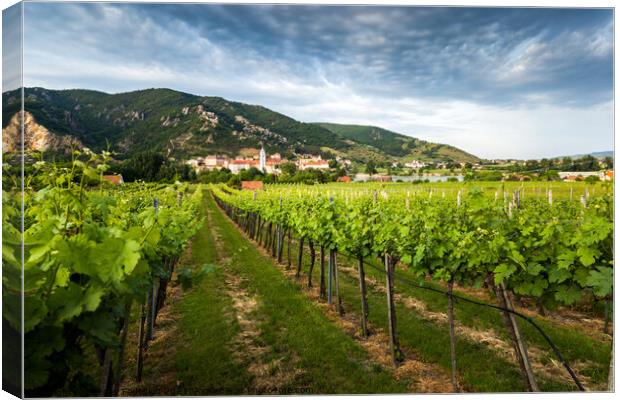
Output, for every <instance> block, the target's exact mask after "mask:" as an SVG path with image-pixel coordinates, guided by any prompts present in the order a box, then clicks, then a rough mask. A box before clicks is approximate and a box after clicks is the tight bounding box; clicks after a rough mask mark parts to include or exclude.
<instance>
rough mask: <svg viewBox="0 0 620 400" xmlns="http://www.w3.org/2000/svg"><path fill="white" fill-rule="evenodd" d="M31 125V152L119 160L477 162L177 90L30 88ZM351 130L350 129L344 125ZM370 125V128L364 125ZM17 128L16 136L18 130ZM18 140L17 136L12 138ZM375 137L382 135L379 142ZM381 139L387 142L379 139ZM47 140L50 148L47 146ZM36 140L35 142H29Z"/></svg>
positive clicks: (12, 107) (454, 152)
mask: <svg viewBox="0 0 620 400" xmlns="http://www.w3.org/2000/svg"><path fill="white" fill-rule="evenodd" d="M2 97H3V105H4V106H3V107H4V108H3V111H4V112H3V121H2V127H3V141H4V146H3V149H4V150H3V151H9V150H10V149H12V148H15V143H11V141H14V140H15V139H14V138H16V137H17V136H16V135H15V134H14V133H15V132H12V131H13V130H14V125H15V121H13V124H11V120H12V119H13V117H14V116H15V114H16V113H17V111H18V110H19V107H20V100H19V93H18V92H16V91H13V92H6V93H3V96H2ZM25 110H26V112H27V117H28V118H27V119H28V123H29V125H27V127H28V126H32V127H36V130H37V132H38V136H37V140H36V141H33V143H37V144H39V146H38V147H37V146H30V147H29V149H30V150H45V151H48V152H62V151H65V149H66V146H67V143H77V144H80V145H84V146H87V147H89V148H91V149H93V150H103V149H106V148H108V147H109V148H110V149H111V150H113V151H115V152H116V153H117V154H118V157H119V158H124V157H127V156H129V155H131V154H133V153H136V152H138V151H143V150H155V151H161V152H163V153H165V154H166V155H167V156H170V157H175V158H181V159H182V158H189V157H194V156H202V155H205V154H209V153H221V154H227V155H229V156H235V155H237V154H239V153H243V152H244V150H245V149H249V148H253V149H255V148H258V147H260V146H261V144H262V145H264V146H265V148H266V150H267V151H268V152H276V151H277V152H280V153H282V154H283V156H285V157H286V156H294V155H295V154H303V153H312V154H318V153H322V154H323V155H325V156H328V155H330V154H338V155H341V156H343V157H347V158H350V159H352V160H355V161H361V162H365V161H368V160H370V159H374V160H386V159H387V160H400V159H403V158H404V157H405V158H406V157H407V156H409V157H420V158H423V159H426V160H428V159H436V160H443V159H446V160H455V161H471V160H473V159H476V158H475V157H474V156H471V155H469V154H467V153H465V152H463V151H461V150H458V149H455V148H452V147H450V146H445V145H437V144H433V143H429V142H424V141H421V140H418V139H414V138H410V137H407V136H403V135H399V134H396V133H393V132H389V131H385V130H382V129H380V128H372V129H373V130H377V131H379V132H380V133H379V135H377V134H376V133H373V132H374V131H371V132H367V133H363V134H357V133H355V131H356V129H354V128H355V127H353V126H350V127H351V129H337V127H338V125H334V124H329V126H322V125H325V124H321V125H319V124H310V123H303V122H299V121H296V120H294V119H292V118H289V117H287V116H285V115H283V114H280V113H277V112H274V111H271V110H269V109H267V108H265V107H262V106H258V105H249V104H244V103H238V102H233V101H228V100H226V99H223V98H221V97H201V96H195V95H191V94H187V93H182V92H178V91H174V90H171V89H146V90H139V91H134V92H127V93H118V94H107V93H103V92H98V91H93V90H82V89H73V90H49V89H44V88H26V90H25ZM341 127H343V128H344V127H349V126H341ZM364 128H370V127H364ZM11 132H12V133H11ZM12 138H13V139H12ZM373 138H375V139H373ZM376 138H379V139H376ZM41 143H43V144H44V146H41ZM27 145H28V143H27Z"/></svg>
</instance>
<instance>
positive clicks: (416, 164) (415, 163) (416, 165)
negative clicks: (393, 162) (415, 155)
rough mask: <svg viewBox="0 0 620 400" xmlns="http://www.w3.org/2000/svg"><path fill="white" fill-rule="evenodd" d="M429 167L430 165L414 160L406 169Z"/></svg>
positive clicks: (406, 164)
mask: <svg viewBox="0 0 620 400" xmlns="http://www.w3.org/2000/svg"><path fill="white" fill-rule="evenodd" d="M427 165H428V164H426V163H424V162H422V161H418V160H412V161H411V162H408V163H405V167H407V168H413V169H418V168H424V167H426V166H427Z"/></svg>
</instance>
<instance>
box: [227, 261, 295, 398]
mask: <svg viewBox="0 0 620 400" xmlns="http://www.w3.org/2000/svg"><path fill="white" fill-rule="evenodd" d="M225 282H226V286H227V287H228V292H227V294H228V296H230V298H231V299H233V312H234V314H235V318H236V319H237V323H238V324H239V327H240V328H241V330H240V332H239V333H238V334H237V336H236V337H235V338H234V340H233V343H234V346H235V349H234V352H233V354H234V355H235V356H236V357H237V358H238V359H239V361H242V362H244V363H246V364H247V365H248V369H247V371H248V372H249V373H250V374H251V375H252V377H253V380H252V387H251V388H249V390H248V393H249V394H277V393H280V392H281V391H282V389H283V388H285V387H288V386H289V385H290V384H291V383H292V382H294V381H295V379H296V378H297V376H299V375H301V374H302V373H303V371H302V370H301V369H299V368H297V367H295V364H296V363H297V361H298V360H297V359H296V357H295V356H292V357H290V358H288V359H286V358H285V357H280V358H275V359H271V360H269V358H270V356H271V355H272V354H274V351H273V350H272V349H271V347H269V346H268V345H265V344H264V343H262V341H261V338H260V337H261V331H260V329H259V327H258V321H257V320H256V319H255V315H254V314H255V311H256V309H257V306H258V300H257V299H256V297H253V296H251V295H250V294H249V293H248V292H247V291H246V290H244V289H243V288H242V279H241V277H239V276H237V275H233V274H230V273H227V274H226V279H225Z"/></svg>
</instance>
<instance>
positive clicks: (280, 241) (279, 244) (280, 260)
mask: <svg viewBox="0 0 620 400" xmlns="http://www.w3.org/2000/svg"><path fill="white" fill-rule="evenodd" d="M280 212H282V196H280ZM278 226H279V228H278V246H277V247H278V248H277V251H276V252H277V253H278V264H280V263H282V238H283V236H284V232H283V230H282V223H280V225H278Z"/></svg>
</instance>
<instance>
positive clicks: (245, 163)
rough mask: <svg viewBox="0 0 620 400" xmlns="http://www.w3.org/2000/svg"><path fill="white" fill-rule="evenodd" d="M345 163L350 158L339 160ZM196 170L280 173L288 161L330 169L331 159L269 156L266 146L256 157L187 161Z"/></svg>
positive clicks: (215, 156)
mask: <svg viewBox="0 0 620 400" xmlns="http://www.w3.org/2000/svg"><path fill="white" fill-rule="evenodd" d="M338 161H339V162H341V163H342V164H344V165H349V164H350V163H351V162H350V161H349V160H344V159H340V160H338ZM186 163H187V164H188V165H190V166H191V167H192V168H193V169H194V170H195V171H196V172H204V171H208V170H219V169H224V168H226V169H228V170H230V172H232V173H233V174H238V173H239V172H241V171H243V170H249V169H250V168H256V169H258V170H259V171H261V172H264V173H267V174H275V175H278V174H280V173H281V172H282V171H281V168H280V167H281V166H282V165H284V164H287V163H294V164H295V166H296V167H297V169H298V170H300V171H304V170H306V169H318V170H329V169H330V165H329V160H324V159H322V158H321V156H320V155H311V154H304V155H302V156H300V157H298V159H297V160H295V161H290V160H287V159H283V158H282V156H281V155H280V153H274V154H272V155H270V156H267V153H266V151H265V148H264V147H261V149H260V151H259V152H258V156H254V157H243V158H241V157H237V158H234V159H231V158H229V157H228V156H225V155H208V156H205V157H197V158H193V159H190V160H188V161H186Z"/></svg>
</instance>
